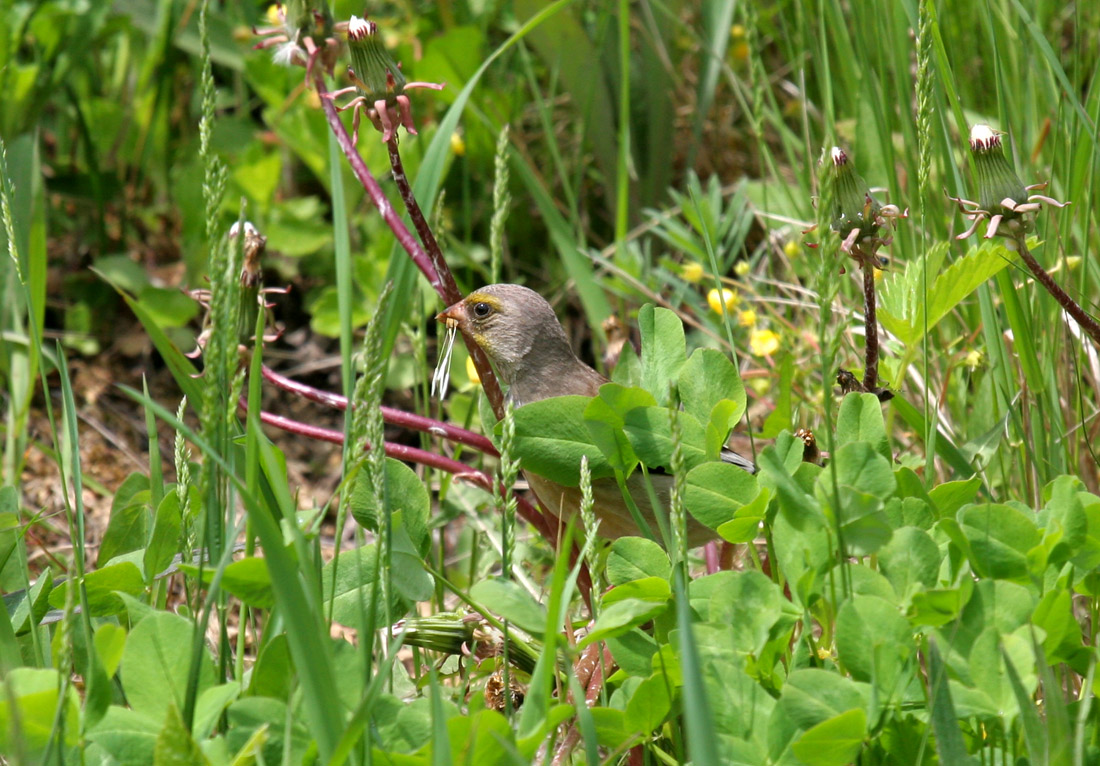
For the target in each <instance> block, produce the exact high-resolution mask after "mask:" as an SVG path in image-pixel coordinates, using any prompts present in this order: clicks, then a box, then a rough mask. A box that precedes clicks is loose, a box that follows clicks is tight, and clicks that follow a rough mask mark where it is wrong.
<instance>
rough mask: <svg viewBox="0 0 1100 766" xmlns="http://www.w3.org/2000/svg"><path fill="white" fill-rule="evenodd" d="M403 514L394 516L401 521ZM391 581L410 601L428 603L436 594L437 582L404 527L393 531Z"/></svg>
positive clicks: (395, 588) (398, 591)
mask: <svg viewBox="0 0 1100 766" xmlns="http://www.w3.org/2000/svg"><path fill="white" fill-rule="evenodd" d="M410 473H411V471H410ZM401 516H402V514H397V515H395V516H394V520H395V522H396V521H399V520H400V519H401ZM390 579H391V580H392V582H393V587H394V590H395V591H397V593H399V594H400V595H401V596H402V597H404V598H406V599H408V600H409V601H427V600H428V599H430V598H431V597H432V593H433V592H434V587H435V581H434V580H432V576H431V575H430V574H428V572H427V570H426V569H424V560H423V559H422V558H421V557H420V553H419V552H418V551H417V550H416V549H415V548H414V547H413V543H412V540H410V539H409V535H408V532H407V531H406V530H405V527H403V526H397V527H396V528H395V529H394V531H393V547H392V548H391V551H390Z"/></svg>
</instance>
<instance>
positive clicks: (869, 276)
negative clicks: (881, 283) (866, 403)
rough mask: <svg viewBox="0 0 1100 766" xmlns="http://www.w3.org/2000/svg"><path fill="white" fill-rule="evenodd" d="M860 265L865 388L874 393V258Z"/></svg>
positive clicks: (863, 261) (876, 386) (869, 258)
mask: <svg viewBox="0 0 1100 766" xmlns="http://www.w3.org/2000/svg"><path fill="white" fill-rule="evenodd" d="M860 265H861V266H862V267H863V325H864V337H863V340H864V345H865V347H866V357H865V358H866V362H865V363H864V366H863V388H864V390H866V391H871V392H874V390H875V389H876V388H878V319H877V318H876V316H875V265H874V256H870V257H867V258H864V259H862V261H861V264H860Z"/></svg>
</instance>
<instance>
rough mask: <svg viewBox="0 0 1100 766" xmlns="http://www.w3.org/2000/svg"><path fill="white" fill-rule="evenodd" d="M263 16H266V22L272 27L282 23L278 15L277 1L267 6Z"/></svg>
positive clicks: (279, 25)
mask: <svg viewBox="0 0 1100 766" xmlns="http://www.w3.org/2000/svg"><path fill="white" fill-rule="evenodd" d="M264 16H265V17H267V23H268V24H270V25H271V26H273V27H281V26H282V25H283V20H282V18H280V16H279V4H278V3H272V4H271V5H269V6H267V12H266V13H264Z"/></svg>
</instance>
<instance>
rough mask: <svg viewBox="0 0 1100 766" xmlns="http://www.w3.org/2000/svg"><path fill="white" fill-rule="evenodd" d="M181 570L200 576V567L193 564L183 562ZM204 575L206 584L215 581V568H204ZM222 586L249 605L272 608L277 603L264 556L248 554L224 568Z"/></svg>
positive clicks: (192, 575) (203, 579)
mask: <svg viewBox="0 0 1100 766" xmlns="http://www.w3.org/2000/svg"><path fill="white" fill-rule="evenodd" d="M180 571H181V572H184V573H186V574H187V575H189V576H191V577H196V578H197V577H198V576H199V568H198V567H197V566H195V565H193V564H181V565H180ZM202 575H203V577H202V581H203V584H204V585H209V584H210V583H212V582H213V581H214V571H213V570H211V569H209V568H204V569H203V570H202ZM221 587H222V589H223V590H225V591H228V592H229V593H232V594H233V595H234V596H236V597H237V598H239V599H240V600H241V601H242V602H243V603H245V604H248V605H249V606H252V607H256V608H258V609H270V608H271V607H273V606H274V605H275V594H274V592H273V591H272V590H271V574H270V572H268V569H267V562H266V561H265V560H264V558H263V557H262V556H247V557H245V558H243V559H240V560H238V561H234V562H233V563H232V564H229V565H228V566H226V567H225V569H223V570H222V579H221Z"/></svg>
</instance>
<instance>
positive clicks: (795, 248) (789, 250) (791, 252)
mask: <svg viewBox="0 0 1100 766" xmlns="http://www.w3.org/2000/svg"><path fill="white" fill-rule="evenodd" d="M783 252H784V253H786V254H787V257H788V258H797V257H798V256H799V255H801V254H802V245H800V244H798V240H797V239H788V240H787V244H785V245H783Z"/></svg>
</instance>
